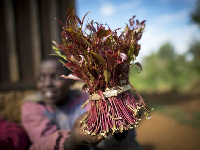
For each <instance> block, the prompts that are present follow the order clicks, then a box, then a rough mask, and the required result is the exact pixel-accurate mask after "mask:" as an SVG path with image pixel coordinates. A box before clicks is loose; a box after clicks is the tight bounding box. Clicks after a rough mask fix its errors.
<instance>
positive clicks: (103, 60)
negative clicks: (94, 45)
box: [91, 51, 107, 69]
mask: <svg viewBox="0 0 200 150" xmlns="http://www.w3.org/2000/svg"><path fill="white" fill-rule="evenodd" d="M91 53H92V55H94V56H95V57H96V58H97V59H98V60H99V61H100V63H101V64H102V65H103V68H104V69H106V68H107V66H106V60H105V59H104V58H103V57H102V56H101V55H99V54H97V53H95V52H92V51H91Z"/></svg>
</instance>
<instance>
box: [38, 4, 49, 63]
mask: <svg viewBox="0 0 200 150" xmlns="http://www.w3.org/2000/svg"><path fill="white" fill-rule="evenodd" d="M50 11H51V10H50V1H46V0H40V1H39V14H40V16H39V19H40V36H41V51H42V59H44V58H45V57H47V56H49V53H50V52H51V40H52V39H51V27H50V25H49V23H50Z"/></svg>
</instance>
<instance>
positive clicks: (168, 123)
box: [136, 94, 200, 150]
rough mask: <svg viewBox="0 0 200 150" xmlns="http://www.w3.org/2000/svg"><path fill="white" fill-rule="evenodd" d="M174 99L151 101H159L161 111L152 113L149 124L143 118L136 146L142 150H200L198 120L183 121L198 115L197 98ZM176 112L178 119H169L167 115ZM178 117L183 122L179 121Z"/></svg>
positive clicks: (157, 97)
mask: <svg viewBox="0 0 200 150" xmlns="http://www.w3.org/2000/svg"><path fill="white" fill-rule="evenodd" d="M173 95H174V94H170V95H168V96H167V94H166V95H164V96H161V95H160V97H159V96H158V95H157V96H155V95H154V96H152V97H151V98H153V100H152V99H151V102H150V103H154V104H156V102H158V101H160V102H161V103H162V104H163V106H164V107H163V108H162V109H159V110H156V109H155V111H153V112H152V118H151V119H150V120H147V119H145V118H142V121H141V122H140V124H139V127H138V128H137V129H136V131H137V139H138V142H139V143H140V144H141V145H142V146H143V148H144V150H200V116H198V117H196V118H193V119H191V118H190V119H186V118H187V117H188V116H192V114H194V113H195V114H200V96H199V94H197V95H194V96H188V97H187V98H186V96H183V95H179V96H178V95H177V94H176V95H174V96H173ZM167 97H168V98H167ZM182 97H185V99H182ZM177 98H179V99H177ZM181 99H182V100H181ZM152 105H153V104H152ZM175 108H176V110H178V111H179V112H180V113H179V116H176V115H174V116H172V115H170V113H169V112H170V111H172V110H175ZM163 109H165V111H163ZM180 110H182V111H180ZM183 112H184V113H183ZM176 114H177V113H176ZM180 115H182V116H181V117H182V120H180V119H179V118H180ZM184 115H185V116H184ZM184 117H185V120H183V118H184ZM194 119H198V120H194ZM188 120H189V121H188ZM192 121H193V122H194V123H193V124H192V123H191V122H192Z"/></svg>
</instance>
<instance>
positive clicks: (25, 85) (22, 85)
mask: <svg viewBox="0 0 200 150" xmlns="http://www.w3.org/2000/svg"><path fill="white" fill-rule="evenodd" d="M27 89H36V83H35V82H31V81H26V82H16V83H2V84H0V91H12V90H27Z"/></svg>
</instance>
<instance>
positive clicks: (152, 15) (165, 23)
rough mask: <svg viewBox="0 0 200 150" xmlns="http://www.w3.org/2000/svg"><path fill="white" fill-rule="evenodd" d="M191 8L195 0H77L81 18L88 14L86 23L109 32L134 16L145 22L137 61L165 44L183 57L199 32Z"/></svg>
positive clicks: (196, 38) (198, 38) (123, 24)
mask: <svg viewBox="0 0 200 150" xmlns="http://www.w3.org/2000/svg"><path fill="white" fill-rule="evenodd" d="M194 6H195V0H76V8H77V14H78V16H79V17H80V18H81V19H82V18H83V16H84V15H85V14H86V13H87V12H88V11H89V12H90V13H89V14H88V16H87V17H86V20H85V22H86V21H87V20H88V19H89V20H94V21H95V22H99V23H104V24H105V23H107V24H108V25H109V26H110V28H111V29H112V30H114V29H116V28H119V27H122V28H124V27H125V24H126V23H128V20H129V19H130V18H131V17H132V16H133V15H136V19H138V20H139V21H142V20H146V28H145V31H144V33H143V37H142V39H141V41H140V44H141V51H140V54H139V58H138V60H140V59H142V58H143V57H144V56H146V55H149V54H151V53H152V51H156V50H158V49H159V47H160V46H161V45H162V44H163V43H165V42H167V41H169V42H171V43H172V44H173V45H174V47H175V50H176V51H177V53H179V54H183V53H184V52H186V51H187V50H188V47H189V46H190V44H191V43H192V41H194V40H200V29H199V28H198V27H197V26H196V25H195V24H192V23H191V22H190V18H189V14H190V13H191V11H192V10H193V8H194Z"/></svg>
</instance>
